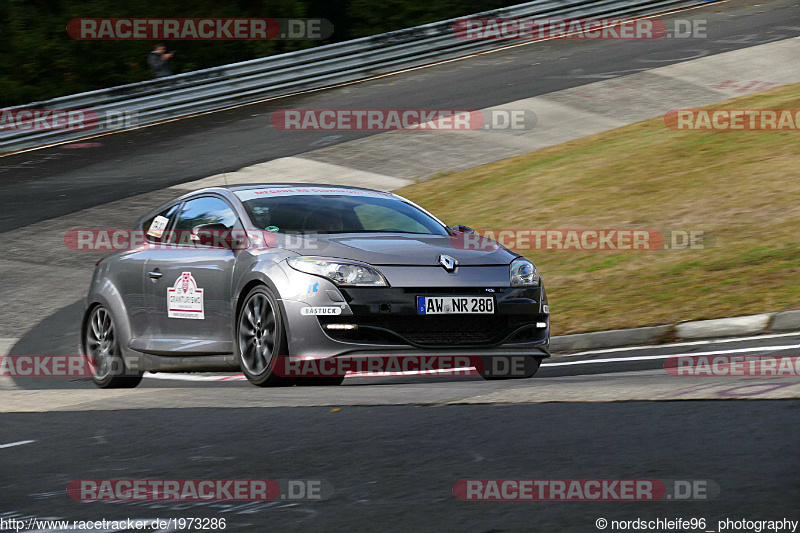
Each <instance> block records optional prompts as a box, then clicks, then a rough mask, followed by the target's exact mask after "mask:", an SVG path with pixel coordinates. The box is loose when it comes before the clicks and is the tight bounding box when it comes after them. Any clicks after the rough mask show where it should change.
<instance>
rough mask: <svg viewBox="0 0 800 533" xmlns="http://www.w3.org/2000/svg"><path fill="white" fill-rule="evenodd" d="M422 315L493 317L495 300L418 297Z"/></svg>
mask: <svg viewBox="0 0 800 533" xmlns="http://www.w3.org/2000/svg"><path fill="white" fill-rule="evenodd" d="M417 313H418V314H420V315H449V314H460V315H491V314H493V313H494V298H493V297H491V296H417Z"/></svg>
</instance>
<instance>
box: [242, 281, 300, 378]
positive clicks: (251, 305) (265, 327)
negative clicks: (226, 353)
mask: <svg viewBox="0 0 800 533" xmlns="http://www.w3.org/2000/svg"><path fill="white" fill-rule="evenodd" d="M234 344H235V345H236V346H235V350H236V361H237V362H238V363H239V367H240V368H241V369H242V372H243V373H244V376H245V377H246V378H247V381H249V382H250V383H252V384H253V385H256V386H258V387H285V386H288V385H293V384H294V380H292V379H290V378H285V377H283V376H279V375H277V374H276V373H275V372H274V367H275V364H276V361H277V359H276V358H278V357H285V356H286V353H287V345H288V343H287V340H286V330H285V328H284V327H283V318H282V317H281V313H280V309H279V307H278V302H277V300H276V299H275V296H273V294H272V291H270V290H269V288H267V287H266V286H264V285H259V286H257V287H254V288H253V289H252V290H251V291H250V292H248V293H247V296H245V297H244V300H243V303H242V306H241V308H240V310H239V316H238V317H236V338H235V342H234Z"/></svg>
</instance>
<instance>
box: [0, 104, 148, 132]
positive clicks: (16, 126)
mask: <svg viewBox="0 0 800 533" xmlns="http://www.w3.org/2000/svg"><path fill="white" fill-rule="evenodd" d="M136 124H137V115H136V112H134V111H103V112H101V113H100V114H99V115H98V114H97V113H95V112H94V111H92V110H91V109H37V108H29V109H19V108H14V109H0V131H22V132H30V131H88V130H93V129H101V130H102V129H110V128H120V127H126V128H127V127H131V126H135V125H136Z"/></svg>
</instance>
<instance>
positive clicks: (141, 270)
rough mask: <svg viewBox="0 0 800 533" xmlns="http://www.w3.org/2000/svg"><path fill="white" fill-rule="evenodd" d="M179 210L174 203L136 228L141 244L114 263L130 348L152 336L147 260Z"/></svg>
mask: <svg viewBox="0 0 800 533" xmlns="http://www.w3.org/2000/svg"><path fill="white" fill-rule="evenodd" d="M180 207H181V202H177V203H174V204H172V205H170V206H169V207H167V208H166V209H162V210H161V211H159V212H158V213H155V214H153V215H151V216H149V217H147V218H146V219H145V220H144V221H143V222H141V223H140V224H139V225H138V227H137V228H136V230H137V232H140V235H141V236H137V237H136V238H135V240H136V241H137V242H138V243H141V244H140V245H137V246H136V248H134V249H133V250H131V251H130V252H129V253H127V254H125V255H124V256H122V257H120V259H119V260H118V261H117V265H118V268H119V270H120V274H119V276H118V277H117V278H118V281H117V288H118V289H119V291H120V294H121V295H122V298H123V300H124V302H125V308H126V310H127V313H128V320H129V323H130V326H131V341H132V347H133V345H135V344H136V343H137V342H141V341H140V339H143V338H146V337H149V336H151V334H152V331H151V326H150V320H149V311H148V308H147V297H146V290H147V285H146V280H145V277H144V275H145V273H146V272H147V261H148V260H149V259H150V254H151V253H152V250H153V247H154V246H158V245H159V244H160V243H161V237H162V235H163V233H164V231H165V230H167V229H168V228H169V226H170V225H171V224H172V223H173V222H174V220H175V217H176V215H177V214H178V209H179V208H180ZM140 238H141V241H140V240H139V239H140Z"/></svg>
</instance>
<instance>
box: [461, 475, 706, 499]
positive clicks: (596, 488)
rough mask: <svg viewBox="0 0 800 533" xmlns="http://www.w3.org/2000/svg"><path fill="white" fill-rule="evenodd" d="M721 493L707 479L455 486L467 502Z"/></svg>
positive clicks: (518, 481)
mask: <svg viewBox="0 0 800 533" xmlns="http://www.w3.org/2000/svg"><path fill="white" fill-rule="evenodd" d="M719 493H720V487H719V485H718V484H717V483H715V482H714V481H711V480H707V479H692V480H681V479H670V480H660V479H460V480H458V481H456V482H455V484H454V485H453V495H454V496H455V497H456V498H458V499H459V500H463V501H547V502H552V501H637V502H642V501H661V500H676V501H687V500H708V499H712V498H716V497H717V496H718V495H719Z"/></svg>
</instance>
